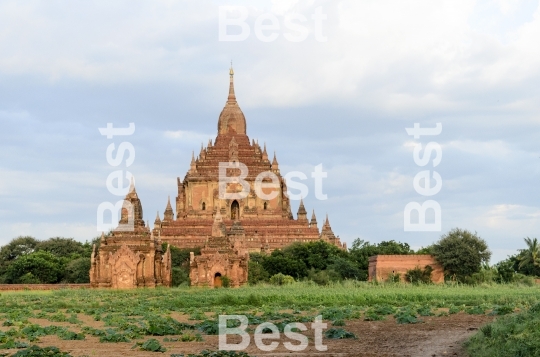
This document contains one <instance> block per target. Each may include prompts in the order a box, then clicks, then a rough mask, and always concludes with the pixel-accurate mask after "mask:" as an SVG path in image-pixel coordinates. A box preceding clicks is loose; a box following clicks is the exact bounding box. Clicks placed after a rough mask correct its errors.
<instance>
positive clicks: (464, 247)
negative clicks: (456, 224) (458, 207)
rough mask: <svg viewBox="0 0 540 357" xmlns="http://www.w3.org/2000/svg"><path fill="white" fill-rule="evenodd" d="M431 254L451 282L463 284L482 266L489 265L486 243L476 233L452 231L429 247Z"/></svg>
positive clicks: (489, 253) (459, 230) (460, 230)
mask: <svg viewBox="0 0 540 357" xmlns="http://www.w3.org/2000/svg"><path fill="white" fill-rule="evenodd" d="M431 254H432V255H433V256H434V257H435V259H436V260H437V261H438V262H439V263H440V264H441V265H442V267H443V269H444V272H445V274H446V275H447V276H448V277H450V278H451V279H452V280H457V281H460V282H464V281H465V278H466V277H468V276H471V275H472V274H474V273H477V272H479V271H480V269H481V268H482V264H487V263H489V259H490V257H491V252H490V251H489V249H488V246H487V243H486V242H485V241H484V240H483V239H481V238H480V237H478V236H477V235H476V233H471V232H469V231H467V230H462V229H459V228H455V229H452V230H451V231H450V232H448V233H447V234H445V235H443V236H442V237H441V239H440V240H439V241H438V242H437V243H435V244H434V245H433V246H432V247H431Z"/></svg>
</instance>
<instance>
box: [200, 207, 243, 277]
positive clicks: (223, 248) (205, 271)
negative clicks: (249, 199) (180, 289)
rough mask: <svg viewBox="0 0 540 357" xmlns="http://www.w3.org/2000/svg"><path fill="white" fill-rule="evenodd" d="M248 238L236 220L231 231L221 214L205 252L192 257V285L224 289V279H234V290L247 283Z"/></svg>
mask: <svg viewBox="0 0 540 357" xmlns="http://www.w3.org/2000/svg"><path fill="white" fill-rule="evenodd" d="M245 238H246V235H245V232H244V228H243V227H242V224H241V223H240V221H235V222H234V223H233V226H232V227H231V229H230V230H228V231H227V229H226V227H225V224H224V223H223V219H222V218H221V214H220V212H219V211H217V213H216V217H215V219H214V223H213V224H212V235H211V237H210V238H208V240H207V241H206V243H205V245H204V248H202V249H201V255H199V256H195V255H194V254H193V253H191V254H190V260H189V266H190V274H189V277H190V280H191V285H192V286H210V287H220V286H222V277H224V276H226V277H227V278H228V279H230V286H231V287H239V286H241V285H244V284H245V283H247V279H248V262H249V252H248V250H247V248H246V245H245Z"/></svg>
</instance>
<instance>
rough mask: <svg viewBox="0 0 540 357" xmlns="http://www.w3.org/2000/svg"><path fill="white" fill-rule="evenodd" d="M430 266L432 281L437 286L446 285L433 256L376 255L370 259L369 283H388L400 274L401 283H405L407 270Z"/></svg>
mask: <svg viewBox="0 0 540 357" xmlns="http://www.w3.org/2000/svg"><path fill="white" fill-rule="evenodd" d="M428 265H429V266H430V267H431V268H432V269H433V271H432V273H431V281H433V282H434V283H436V284H440V283H444V271H443V268H442V267H441V265H440V264H439V263H437V262H436V261H435V258H433V257H432V256H431V255H375V256H373V257H370V258H369V267H368V273H369V279H368V280H369V281H373V280H377V281H386V280H388V278H389V277H390V276H391V275H392V274H394V275H395V274H400V278H401V281H405V274H406V273H407V270H411V269H414V268H416V267H420V268H421V269H425V267H426V266H428Z"/></svg>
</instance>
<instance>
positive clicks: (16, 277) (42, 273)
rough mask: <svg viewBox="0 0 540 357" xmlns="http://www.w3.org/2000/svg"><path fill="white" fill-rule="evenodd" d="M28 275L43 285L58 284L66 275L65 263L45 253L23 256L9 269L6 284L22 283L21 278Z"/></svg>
mask: <svg viewBox="0 0 540 357" xmlns="http://www.w3.org/2000/svg"><path fill="white" fill-rule="evenodd" d="M28 273H30V274H32V276H33V277H35V278H36V279H37V280H38V281H39V282H40V283H42V284H54V283H58V282H60V281H61V280H62V278H63V275H64V261H63V260H62V259H61V258H59V257H57V256H55V255H53V254H51V253H49V252H44V251H39V252H34V253H31V254H28V255H23V256H21V257H19V258H18V259H17V260H15V261H14V262H13V263H12V264H10V266H9V267H8V269H7V271H6V275H5V278H6V282H7V283H8V284H17V283H20V282H21V278H22V277H23V276H25V275H26V274H28ZM27 277H28V275H27Z"/></svg>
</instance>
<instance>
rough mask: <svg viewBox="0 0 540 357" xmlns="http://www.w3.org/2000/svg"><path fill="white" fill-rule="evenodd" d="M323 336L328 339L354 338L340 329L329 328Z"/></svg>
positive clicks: (351, 334)
mask: <svg viewBox="0 0 540 357" xmlns="http://www.w3.org/2000/svg"><path fill="white" fill-rule="evenodd" d="M324 336H326V338H330V339H345V338H356V335H355V334H354V333H352V332H349V331H345V330H344V329H342V328H331V329H329V330H328V331H326V332H325V333H324Z"/></svg>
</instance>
